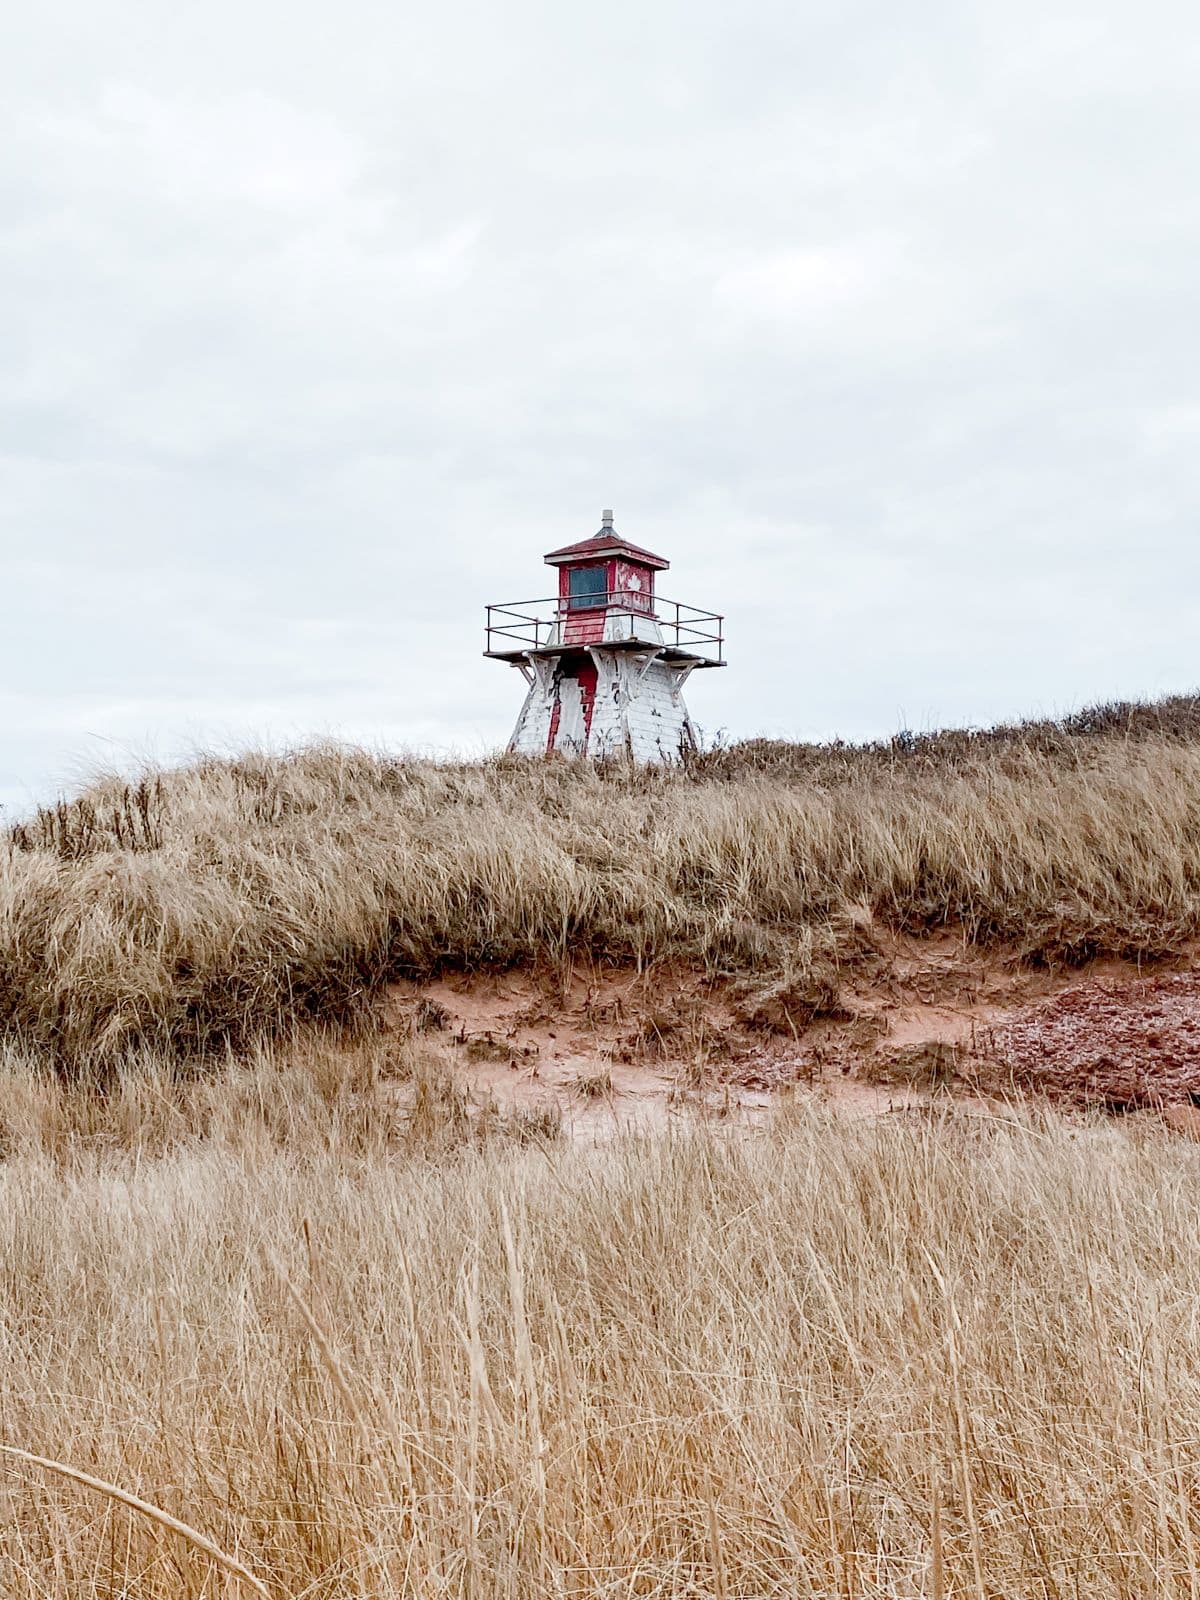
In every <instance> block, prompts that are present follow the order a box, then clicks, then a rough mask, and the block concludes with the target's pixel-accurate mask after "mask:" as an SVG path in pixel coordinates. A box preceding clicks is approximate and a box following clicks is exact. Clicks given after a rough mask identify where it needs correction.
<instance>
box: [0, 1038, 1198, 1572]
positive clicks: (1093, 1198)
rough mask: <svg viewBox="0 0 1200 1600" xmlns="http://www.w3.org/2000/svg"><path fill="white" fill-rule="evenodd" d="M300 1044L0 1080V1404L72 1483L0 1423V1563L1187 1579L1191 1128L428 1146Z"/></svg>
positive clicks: (800, 1108) (1194, 1367) (1192, 1394)
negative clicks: (261, 1062) (92, 1084)
mask: <svg viewBox="0 0 1200 1600" xmlns="http://www.w3.org/2000/svg"><path fill="white" fill-rule="evenodd" d="M418 1066H419V1064H418ZM245 1070H248V1069H245ZM315 1070H316V1064H315V1060H314V1062H313V1063H310V1064H309V1065H308V1066H306V1065H305V1064H304V1063H300V1064H298V1065H295V1066H294V1069H293V1070H292V1071H290V1072H288V1073H278V1072H277V1073H276V1074H275V1078H276V1086H275V1087H274V1088H270V1087H268V1086H267V1084H266V1082H265V1079H264V1081H263V1082H261V1083H260V1084H259V1090H260V1092H261V1093H262V1094H263V1095H264V1096H265V1097H266V1099H267V1100H268V1101H269V1100H270V1099H271V1097H272V1096H273V1095H275V1096H278V1095H286V1094H288V1093H291V1094H292V1095H294V1096H295V1104H294V1105H293V1107H292V1111H291V1114H290V1121H289V1119H288V1118H286V1117H283V1116H282V1114H281V1112H280V1109H279V1107H278V1106H275V1107H274V1109H271V1108H270V1107H269V1106H268V1108H267V1110H266V1111H265V1112H264V1113H263V1114H262V1115H261V1116H260V1115H259V1113H258V1112H257V1111H256V1110H255V1102H254V1094H253V1093H251V1092H248V1090H249V1088H250V1085H249V1084H248V1083H247V1081H246V1080H245V1079H243V1080H241V1082H240V1087H238V1086H237V1085H235V1086H234V1089H232V1090H231V1089H230V1088H229V1085H228V1084H225V1085H223V1086H222V1085H220V1083H219V1080H217V1079H216V1078H215V1077H213V1078H210V1079H208V1080H207V1081H206V1080H197V1081H196V1082H194V1083H193V1084H191V1085H183V1084H181V1083H180V1080H179V1079H178V1075H177V1074H172V1073H171V1072H170V1071H167V1070H164V1071H163V1072H162V1073H161V1075H160V1077H159V1078H158V1080H157V1082H156V1081H155V1080H154V1078H153V1074H152V1073H150V1069H143V1075H144V1081H143V1083H142V1087H141V1091H140V1092H141V1094H142V1095H143V1103H144V1104H146V1105H149V1104H150V1102H151V1100H152V1097H153V1094H152V1092H153V1091H156V1092H157V1093H158V1094H159V1096H160V1098H162V1099H163V1100H165V1101H167V1102H169V1103H171V1104H172V1105H173V1106H174V1108H175V1110H176V1111H177V1112H178V1114H179V1116H180V1117H181V1118H182V1119H183V1120H182V1124H178V1125H177V1124H176V1123H172V1122H171V1119H170V1118H169V1117H167V1116H166V1115H165V1114H164V1115H162V1116H160V1117H159V1118H158V1119H155V1118H154V1117H152V1116H147V1117H146V1118H145V1120H144V1124H142V1125H139V1124H138V1123H137V1122H136V1121H134V1120H132V1119H130V1120H128V1121H125V1122H121V1121H120V1120H119V1119H118V1121H115V1122H114V1121H112V1120H108V1121H105V1120H104V1113H103V1111H102V1110H98V1111H97V1112H96V1115H97V1117H98V1118H99V1120H98V1121H97V1122H96V1123H95V1125H93V1126H85V1125H84V1123H83V1122H81V1121H79V1120H78V1118H79V1115H80V1113H79V1111H78V1106H79V1104H80V1103H81V1102H82V1101H83V1100H85V1099H87V1098H89V1097H92V1092H91V1091H83V1090H81V1089H78V1088H73V1089H72V1088H68V1087H66V1086H64V1085H63V1084H62V1083H61V1081H55V1080H54V1079H45V1080H42V1081H41V1082H40V1086H39V1093H40V1095H41V1098H40V1099H35V1100H31V1099H30V1098H29V1095H30V1090H29V1074H28V1072H27V1071H26V1070H25V1069H24V1068H19V1069H14V1072H13V1075H12V1077H11V1078H10V1079H9V1080H7V1081H6V1082H5V1083H3V1084H0V1106H8V1107H9V1108H10V1112H11V1107H12V1105H13V1103H14V1102H13V1098H12V1097H13V1096H14V1095H16V1096H18V1097H19V1096H20V1095H22V1094H24V1095H25V1096H26V1099H25V1101H24V1110H23V1111H22V1112H21V1115H20V1117H19V1118H17V1119H16V1122H17V1123H19V1127H18V1126H16V1125H15V1124H13V1125H11V1126H10V1129H9V1138H10V1141H11V1143H12V1150H11V1154H10V1159H9V1160H8V1161H7V1162H6V1163H4V1164H2V1165H0V1330H2V1336H0V1392H2V1393H3V1395H4V1405H3V1417H2V1424H0V1427H2V1431H0V1441H2V1442H3V1443H5V1444H6V1445H9V1446H14V1447H16V1448H17V1449H18V1450H27V1451H29V1452H31V1453H33V1454H34V1455H37V1456H39V1457H43V1458H49V1459H50V1460H52V1461H54V1462H57V1463H62V1464H65V1465H69V1466H70V1467H71V1468H72V1469H73V1471H75V1472H76V1473H82V1474H83V1475H84V1480H85V1481H81V1480H78V1479H76V1480H71V1479H65V1478H63V1477H62V1476H60V1475H58V1474H55V1475H54V1476H49V1475H48V1474H47V1473H46V1471H45V1470H43V1469H42V1468H41V1467H38V1466H36V1465H35V1464H33V1463H31V1462H29V1461H27V1460H24V1459H21V1458H18V1457H12V1456H9V1457H6V1458H4V1459H3V1460H0V1497H2V1500H3V1509H4V1514H3V1516H0V1570H3V1571H4V1573H5V1580H4V1592H5V1595H6V1596H12V1597H14V1600H20V1597H29V1600H33V1597H34V1596H37V1597H38V1600H68V1597H70V1600H78V1597H82V1596H95V1597H99V1596H110V1595H118V1594H134V1593H136V1594H137V1595H138V1596H140V1597H143V1600H180V1597H186V1596H191V1597H193V1600H199V1597H200V1596H208V1595H216V1594H218V1593H228V1594H235V1593H236V1592H237V1587H236V1584H237V1580H236V1578H234V1577H228V1578H227V1579H225V1580H222V1577H221V1571H220V1568H219V1567H218V1566H216V1565H214V1561H213V1558H212V1557H211V1555H210V1554H209V1553H208V1551H209V1549H210V1548H211V1547H213V1546H215V1547H216V1549H217V1550H218V1552H219V1553H220V1554H221V1555H222V1556H223V1557H224V1558H225V1559H226V1563H227V1564H226V1568H225V1570H226V1572H227V1573H228V1572H230V1571H232V1570H233V1568H232V1567H231V1566H230V1565H229V1564H230V1563H237V1564H240V1565H241V1566H243V1567H244V1568H245V1569H247V1570H248V1571H249V1572H250V1573H251V1574H252V1575H253V1577H254V1578H255V1579H257V1581H258V1582H260V1583H262V1584H263V1585H265V1587H266V1589H267V1591H268V1592H269V1593H270V1594H272V1595H277V1596H279V1597H280V1600H283V1597H284V1596H288V1597H299V1596H304V1597H305V1600H334V1597H336V1600H367V1597H371V1600H393V1597H401V1596H411V1597H414V1600H416V1597H420V1600H428V1597H430V1596H439V1595H441V1596H451V1595H452V1596H456V1597H459V1596H461V1597H464V1600H466V1597H469V1600H490V1597H493V1596H494V1597H499V1596H505V1597H524V1596H528V1597H534V1596H543V1595H555V1594H559V1595H576V1596H580V1597H597V1600H599V1597H605V1600H607V1597H613V1600H616V1597H618V1596H620V1597H627V1596H644V1597H662V1600H668V1597H669V1600H683V1597H684V1596H688V1597H694V1596H697V1595H711V1596H724V1597H734V1596H737V1597H747V1600H749V1597H755V1600H760V1597H767V1596H779V1597H781V1600H782V1597H785V1596H786V1597H788V1600H791V1597H801V1600H803V1597H809V1600H818V1597H820V1600H827V1597H829V1596H854V1597H855V1600H884V1597H888V1600H891V1597H895V1596H913V1597H915V1596H919V1595H932V1594H936V1593H944V1594H946V1595H963V1596H974V1597H982V1596H991V1595H1001V1594H1004V1595H1014V1596H1015V1595H1020V1596H1026V1595H1045V1596H1063V1597H1065V1596H1076V1595H1101V1594H1105V1595H1109V1594H1111V1595H1118V1594H1119V1595H1121V1596H1123V1597H1129V1600H1139V1597H1143V1596H1144V1597H1147V1600H1149V1597H1151V1596H1154V1597H1155V1600H1170V1597H1175V1596H1179V1597H1183V1596H1190V1595H1192V1594H1193V1593H1194V1588H1195V1573H1196V1571H1197V1555H1198V1552H1197V1543H1198V1541H1200V1500H1198V1499H1197V1494H1196V1471H1197V1447H1196V1440H1197V1439H1198V1438H1200V1338H1198V1336H1197V1335H1198V1331H1200V1330H1198V1329H1197V1325H1196V1324H1197V1312H1196V1307H1197V1306H1198V1305H1200V1150H1198V1149H1197V1147H1196V1146H1194V1145H1190V1144H1185V1143H1182V1142H1179V1143H1173V1142H1168V1141H1167V1140H1166V1139H1165V1138H1164V1137H1163V1136H1162V1135H1161V1133H1160V1134H1159V1135H1158V1136H1157V1138H1151V1137H1149V1136H1148V1135H1146V1134H1143V1133H1139V1132H1138V1130H1137V1129H1136V1127H1134V1126H1133V1125H1132V1124H1130V1123H1126V1124H1124V1125H1109V1126H1108V1127H1098V1126H1097V1127H1091V1126H1084V1125H1078V1126H1074V1127H1072V1126H1068V1125H1066V1124H1063V1123H1060V1122H1058V1121H1055V1120H1053V1119H1052V1118H1049V1117H1036V1116H1032V1115H1028V1114H1022V1115H1020V1116H1014V1117H1013V1118H1011V1119H1002V1118H995V1119H981V1118H971V1117H967V1116H965V1115H963V1114H962V1113H958V1114H955V1113H948V1114H947V1115H946V1116H945V1117H943V1118H932V1119H927V1120H924V1121H920V1122H914V1121H902V1120H899V1119H895V1118H892V1119H882V1120H873V1121H863V1122H848V1121H846V1120H839V1119H833V1118H829V1117H827V1116H826V1115H825V1114H824V1113H823V1112H822V1111H821V1110H820V1108H819V1107H812V1108H806V1107H805V1106H804V1105H802V1104H799V1103H798V1104H797V1105H796V1106H795V1107H794V1108H793V1109H792V1110H791V1111H790V1112H785V1113H783V1114H782V1115H781V1117H780V1118H779V1119H778V1120H777V1121H776V1123H775V1124H773V1126H772V1128H771V1129H770V1130H768V1131H767V1132H766V1133H762V1134H759V1135H757V1136H755V1137H753V1138H750V1137H746V1136H743V1135H739V1134H737V1133H735V1132H732V1131H729V1130H727V1131H726V1132H725V1133H724V1134H722V1135H720V1136H717V1135H712V1136H710V1135H707V1134H705V1133H704V1132H703V1131H701V1132H697V1133H695V1134H694V1135H692V1136H689V1137H677V1138H661V1139H658V1140H656V1141H654V1142H628V1141H627V1142H624V1143H619V1144H615V1145H612V1146H609V1147H607V1148H604V1149H600V1150H580V1149H577V1148H573V1147H571V1146H569V1145H566V1144H554V1143H548V1144H546V1143H541V1144H536V1145H524V1146H518V1145H514V1144H513V1143H512V1142H511V1141H510V1140H509V1139H507V1138H506V1137H504V1136H502V1135H501V1134H499V1133H497V1134H496V1135H495V1136H493V1137H490V1138H488V1139H486V1140H484V1142H483V1143H482V1144H480V1142H479V1141H478V1140H473V1141H469V1142H467V1143H465V1144H462V1143H460V1146H459V1148H458V1151H457V1153H448V1148H447V1146H446V1145H445V1144H444V1143H443V1144H439V1145H437V1146H436V1148H437V1149H439V1150H440V1152H441V1155H440V1159H439V1160H438V1161H436V1162H433V1161H429V1160H427V1159H425V1155H424V1148H425V1147H424V1146H423V1144H422V1143H421V1141H420V1139H419V1138H418V1139H417V1140H416V1142H412V1139H413V1134H412V1130H411V1129H410V1130H409V1132H408V1133H401V1134H398V1135H397V1137H396V1138H392V1137H390V1136H389V1137H385V1136H383V1135H380V1136H378V1137H372V1136H365V1135H364V1130H367V1129H369V1128H370V1126H371V1123H372V1119H371V1118H366V1119H363V1118H361V1117H357V1116H355V1115H352V1114H351V1113H350V1111H349V1110H348V1108H347V1105H346V1104H343V1103H342V1102H343V1101H347V1102H348V1101H349V1100H358V1101H361V1102H362V1103H363V1104H365V1105H367V1106H369V1107H373V1109H374V1112H375V1114H376V1117H377V1119H378V1120H379V1121H380V1122H381V1123H382V1124H383V1125H385V1126H387V1125H390V1123H389V1119H390V1112H389V1110H388V1107H387V1105H386V1103H385V1101H386V1096H387V1094H388V1093H389V1092H390V1090H389V1085H388V1082H387V1080H386V1079H383V1078H380V1077H379V1076H378V1074H375V1075H373V1076H372V1075H371V1074H368V1077H369V1081H364V1082H360V1083H359V1085H358V1087H357V1088H355V1089H353V1090H351V1089H349V1088H345V1087H343V1088H342V1089H340V1090H335V1091H330V1092H329V1093H327V1092H326V1090H325V1089H323V1088H321V1087H320V1085H319V1084H317V1085H314V1084H313V1083H311V1082H309V1079H310V1078H311V1075H312V1072H313V1071H315ZM146 1074H149V1076H146ZM260 1076H261V1075H260ZM125 1092H128V1093H133V1087H132V1086H127V1089H126V1091H125ZM227 1094H232V1097H233V1109H232V1110H229V1111H228V1112H227V1114H226V1116H225V1120H224V1121H220V1120H219V1118H218V1119H217V1120H216V1121H210V1123H209V1125H208V1127H207V1131H202V1130H201V1129H200V1128H199V1127H198V1126H196V1125H193V1123H192V1122H191V1121H190V1120H189V1119H191V1118H192V1117H193V1113H194V1110H195V1106H196V1105H199V1104H201V1103H203V1101H204V1097H205V1096H207V1097H209V1100H208V1103H209V1104H210V1107H211V1105H212V1100H213V1097H219V1096H221V1095H227ZM189 1096H190V1097H192V1098H191V1099H190V1100H189ZM56 1097H57V1098H56ZM197 1097H198V1098H197ZM64 1100H65V1101H66V1102H68V1103H69V1108H68V1109H67V1110H65V1111H64V1110H63V1102H64ZM103 1103H104V1097H102V1096H101V1097H99V1098H98V1105H101V1106H102V1105H103ZM56 1105H57V1106H58V1107H59V1113H58V1114H56V1113H55V1110H54V1108H55V1106H56ZM70 1108H74V1109H70ZM64 1117H65V1118H66V1120H65V1121H64ZM12 1122H13V1119H12V1116H11V1115H10V1124H12ZM139 1126H142V1127H143V1128H144V1143H139ZM433 1126H434V1124H433V1123H431V1124H430V1127H431V1128H432V1127H433ZM281 1128H286V1129H288V1130H290V1131H285V1132H283V1133H282V1134H281ZM339 1128H340V1129H342V1130H344V1132H343V1133H339V1132H337V1130H338V1129H339ZM171 1129H174V1131H173V1132H171V1131H170V1130H171ZM331 1129H332V1130H333V1131H332V1132H331ZM356 1129H357V1130H358V1131H357V1132H356V1131H355V1130H356ZM443 1131H444V1130H443ZM405 1140H408V1141H409V1142H407V1143H405ZM86 1480H94V1482H89V1481H86ZM97 1483H98V1484H99V1485H100V1486H101V1488H100V1489H99V1490H98V1489H97V1488H96V1484H97ZM104 1486H108V1487H109V1488H110V1489H113V1490H117V1489H119V1490H120V1491H121V1492H122V1493H123V1494H125V1495H126V1496H133V1497H136V1498H137V1499H138V1500H139V1501H141V1502H144V1503H145V1505H147V1506H149V1507H150V1508H152V1509H154V1510H156V1511H157V1512H159V1513H160V1514H161V1517H162V1518H174V1519H176V1522H177V1523H178V1524H183V1525H184V1527H185V1528H186V1530H188V1532H189V1533H190V1534H191V1535H192V1537H191V1538H187V1537H182V1538H180V1537H175V1535H174V1533H172V1532H171V1531H170V1529H171V1526H172V1525H171V1524H169V1523H168V1524H166V1525H165V1527H164V1526H163V1525H160V1523H159V1522H158V1521H155V1520H154V1519H152V1518H151V1517H149V1516H148V1515H146V1514H144V1512H140V1511H138V1510H136V1509H135V1510H129V1509H126V1507H125V1506H124V1505H122V1504H120V1503H119V1502H118V1501H117V1500H116V1499H115V1498H114V1496H113V1494H112V1493H106V1492H104ZM205 1541H207V1542H208V1543H207V1545H206V1543H205ZM222 1581H225V1582H227V1584H228V1587H227V1588H226V1589H222V1588H221V1586H220V1585H221V1582H222ZM246 1592H250V1591H249V1590H247V1591H246Z"/></svg>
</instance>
